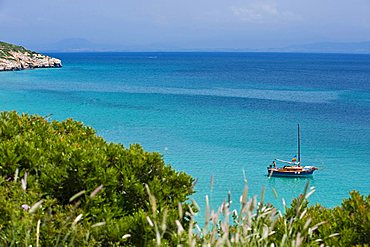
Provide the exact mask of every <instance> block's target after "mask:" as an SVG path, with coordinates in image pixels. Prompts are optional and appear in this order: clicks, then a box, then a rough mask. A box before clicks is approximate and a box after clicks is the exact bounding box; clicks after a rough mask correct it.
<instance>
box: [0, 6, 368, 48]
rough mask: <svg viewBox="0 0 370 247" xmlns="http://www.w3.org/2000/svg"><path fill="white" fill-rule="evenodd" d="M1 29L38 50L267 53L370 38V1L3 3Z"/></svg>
mask: <svg viewBox="0 0 370 247" xmlns="http://www.w3.org/2000/svg"><path fill="white" fill-rule="evenodd" d="M0 25H1V31H0V40H2V41H6V42H11V43H15V44H19V45H24V46H26V47H27V48H30V49H31V48H34V49H40V47H42V46H48V45H51V44H62V43H63V42H66V40H69V41H71V40H72V41H73V40H74V41H75V42H82V41H84V42H86V43H89V45H91V44H95V45H96V46H97V47H99V46H100V47H106V48H109V49H123V50H125V49H127V50H130V49H134V50H135V49H136V50H153V49H174V50H176V49H179V50H181V49H225V48H227V49H264V48H276V47H284V46H290V45H297V44H309V43H315V42H360V41H370V1H369V0H351V1H348V0H279V1H277V0H182V1H178V0H89V1H86V0H32V1H29V0H0ZM61 41H62V42H61ZM58 42H59V43H58Z"/></svg>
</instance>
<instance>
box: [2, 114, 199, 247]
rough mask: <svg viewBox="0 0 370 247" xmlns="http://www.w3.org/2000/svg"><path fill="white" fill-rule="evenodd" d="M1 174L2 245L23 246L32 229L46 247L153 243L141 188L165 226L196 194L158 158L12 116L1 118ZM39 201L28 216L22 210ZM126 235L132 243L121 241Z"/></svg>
mask: <svg viewBox="0 0 370 247" xmlns="http://www.w3.org/2000/svg"><path fill="white" fill-rule="evenodd" d="M0 175H1V177H2V178H1V179H0V184H1V187H0V195H1V197H0V200H2V202H0V245H1V246H5V245H10V244H12V243H14V244H16V245H25V246H28V245H29V243H33V241H32V240H35V236H36V234H35V232H37V231H36V227H38V228H37V229H39V235H38V236H39V240H40V242H43V245H46V246H53V245H56V244H59V243H71V244H72V245H73V243H74V242H76V241H78V245H81V244H85V243H89V244H94V243H100V244H102V245H120V244H124V243H128V244H135V245H145V244H147V242H148V241H150V240H151V239H152V238H153V237H154V235H153V232H152V231H151V229H150V226H149V225H148V224H146V216H147V215H148V213H147V212H148V210H149V209H150V208H151V206H150V204H149V198H148V194H147V189H146V185H147V186H148V188H150V190H151V193H152V194H153V196H155V198H156V200H157V201H156V205H157V207H158V210H160V211H163V210H166V212H167V217H168V219H170V220H171V221H170V222H175V220H174V219H179V217H178V210H177V208H178V205H179V204H180V205H182V207H184V208H185V209H186V208H187V207H188V205H187V204H186V203H185V201H186V200H187V198H188V196H189V195H190V194H192V192H193V190H192V183H193V179H192V178H191V177H190V176H189V175H187V174H185V173H183V172H176V171H175V170H173V169H172V168H171V167H170V166H168V165H165V163H164V161H163V159H162V157H161V155H160V154H158V153H149V152H146V151H144V150H143V149H142V148H141V146H140V145H132V146H130V147H129V148H124V147H123V146H122V145H119V144H112V143H107V142H106V141H104V140H103V139H102V138H101V137H98V136H97V135H96V133H95V131H94V130H93V129H92V128H90V127H86V126H84V125H83V124H82V123H79V122H76V121H73V120H71V119H67V120H65V121H63V122H58V121H53V122H48V121H47V120H46V119H45V118H43V117H40V116H30V115H18V114H17V113H16V112H3V113H1V117H0ZM19 178H22V179H19ZM19 183H21V185H22V186H19ZM41 200H42V203H41ZM38 201H40V205H39V208H38V209H37V210H34V211H32V214H30V213H29V212H31V211H30V210H24V209H23V208H22V205H24V207H31V206H32V205H35V204H36V203H37V202H38ZM80 215H82V216H80ZM81 217H82V218H81ZM38 220H40V224H39V225H38V224H37V222H38ZM184 220H185V219H180V221H181V222H182V224H184V225H186V222H184ZM73 222H75V223H73ZM97 223H98V225H96V224H97ZM93 226H94V227H93ZM70 229H73V231H72V232H70ZM168 229H169V230H172V229H175V223H173V224H172V225H171V224H169V225H168ZM67 233H68V234H67ZM127 234H129V235H130V238H122V236H124V235H126V236H127ZM164 238H165V239H167V238H168V239H171V236H170V235H166V236H164Z"/></svg>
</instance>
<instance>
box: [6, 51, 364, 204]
mask: <svg viewBox="0 0 370 247" xmlns="http://www.w3.org/2000/svg"><path fill="white" fill-rule="evenodd" d="M52 55H54V56H56V57H58V58H61V59H62V60H63V63H64V67H63V68H62V69H39V70H28V71H19V72H3V73H0V110H1V111H4V110H17V111H18V112H28V113H37V114H41V115H49V114H53V115H52V118H53V119H57V120H62V119H65V118H68V117H72V118H74V119H77V120H80V121H82V122H84V123H85V124H87V125H90V126H92V127H94V128H95V129H96V130H97V132H98V134H99V135H101V136H103V137H104V138H105V139H107V140H109V141H113V142H120V143H123V144H124V145H125V146H128V145H129V144H130V143H140V144H142V145H143V146H144V148H145V149H147V150H149V151H158V152H160V153H161V154H163V156H164V158H165V160H166V161H167V162H168V163H170V164H171V165H172V166H173V167H174V168H176V169H177V170H181V171H186V172H187V173H189V174H191V175H192V176H193V177H194V178H197V179H198V183H197V185H196V190H197V193H196V194H195V195H194V198H195V199H196V200H197V201H198V203H199V204H200V205H201V206H203V205H204V203H203V202H204V196H205V195H206V194H208V195H210V198H211V202H212V204H213V206H216V205H218V204H219V203H221V202H222V201H223V200H224V199H225V198H227V192H228V191H231V193H232V195H233V201H234V202H237V201H238V200H239V195H240V193H241V192H242V190H243V187H244V184H243V180H244V174H245V178H246V179H247V181H248V186H249V191H250V193H251V194H260V193H261V189H262V187H265V188H266V197H265V199H266V200H267V201H270V202H272V203H273V204H274V205H276V206H278V207H280V208H281V199H282V198H284V199H285V200H286V201H287V202H290V201H291V199H292V198H294V197H296V196H298V195H299V193H301V192H302V191H303V188H304V186H305V184H306V182H307V180H309V181H310V183H311V185H312V186H315V188H316V193H315V194H314V195H313V196H312V197H311V202H312V203H316V202H319V203H320V204H322V205H324V206H328V207H333V206H336V205H339V204H340V203H341V201H342V199H344V198H347V197H348V192H349V191H351V190H359V191H360V192H361V193H363V194H369V193H370V178H369V177H370V169H369V168H370V151H369V150H370V55H336V54H330V55H328V54H327V55H325V54H278V53H87V54H84V53H75V54H68V53H61V54H52ZM297 123H300V124H301V136H302V143H301V144H302V163H303V164H304V165H315V166H317V167H319V171H317V172H316V173H315V175H314V176H313V178H312V179H302V178H299V179H294V178H271V179H270V180H269V179H268V178H267V176H266V166H267V165H268V164H269V163H271V161H272V160H273V159H274V158H281V159H286V160H289V159H291V158H292V157H293V155H294V154H296V142H297V140H296V138H297V136H296V135H297V133H296V131H297V130H296V128H297ZM212 176H213V177H214V186H213V190H212V191H211V190H210V181H211V177H212ZM272 188H275V189H276V190H277V192H278V196H279V198H278V199H276V198H275V197H274V195H273V192H272Z"/></svg>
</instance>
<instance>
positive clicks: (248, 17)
mask: <svg viewBox="0 0 370 247" xmlns="http://www.w3.org/2000/svg"><path fill="white" fill-rule="evenodd" d="M231 11H232V13H233V15H234V16H235V17H237V18H238V19H239V20H242V21H246V22H257V23H269V22H281V21H292V20H298V19H300V18H299V16H297V15H296V14H294V13H292V12H290V11H288V10H281V9H279V8H278V6H277V5H276V4H275V3H253V4H249V5H247V6H232V7H231Z"/></svg>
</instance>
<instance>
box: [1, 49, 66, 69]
mask: <svg viewBox="0 0 370 247" xmlns="http://www.w3.org/2000/svg"><path fill="white" fill-rule="evenodd" d="M60 67H62V61H61V60H60V59H57V58H52V57H49V56H45V55H42V54H39V53H36V52H33V51H30V50H27V49H25V48H24V47H22V46H17V45H12V44H8V43H5V42H0V71H8V70H23V69H33V68H60Z"/></svg>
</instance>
